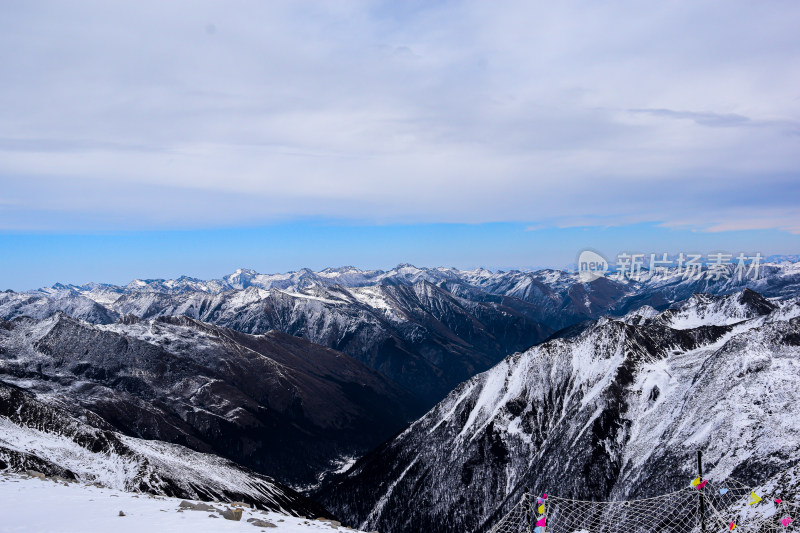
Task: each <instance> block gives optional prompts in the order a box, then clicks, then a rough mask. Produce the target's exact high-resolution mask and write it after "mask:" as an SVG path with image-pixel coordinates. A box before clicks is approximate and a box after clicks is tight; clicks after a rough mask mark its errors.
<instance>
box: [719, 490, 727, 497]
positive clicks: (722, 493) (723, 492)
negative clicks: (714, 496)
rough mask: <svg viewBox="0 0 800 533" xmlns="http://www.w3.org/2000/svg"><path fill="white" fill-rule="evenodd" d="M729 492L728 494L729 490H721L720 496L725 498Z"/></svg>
mask: <svg viewBox="0 0 800 533" xmlns="http://www.w3.org/2000/svg"><path fill="white" fill-rule="evenodd" d="M727 492H728V489H719V494H720V496H724V495H725V494H727Z"/></svg>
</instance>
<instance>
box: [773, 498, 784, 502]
mask: <svg viewBox="0 0 800 533" xmlns="http://www.w3.org/2000/svg"><path fill="white" fill-rule="evenodd" d="M782 501H783V500H781V499H780V498H775V503H781V502H782Z"/></svg>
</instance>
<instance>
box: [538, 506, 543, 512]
mask: <svg viewBox="0 0 800 533" xmlns="http://www.w3.org/2000/svg"><path fill="white" fill-rule="evenodd" d="M538 511H539V514H544V504H542V505H540V506H539V509H538Z"/></svg>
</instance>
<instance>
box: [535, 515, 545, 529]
mask: <svg viewBox="0 0 800 533" xmlns="http://www.w3.org/2000/svg"><path fill="white" fill-rule="evenodd" d="M536 525H537V526H542V527H544V526H546V525H547V517H546V516H543V517H541V518H540V519H539V520H537V521H536Z"/></svg>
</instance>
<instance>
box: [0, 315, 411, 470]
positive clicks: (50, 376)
mask: <svg viewBox="0 0 800 533" xmlns="http://www.w3.org/2000/svg"><path fill="white" fill-rule="evenodd" d="M1 326H2V327H0V379H5V380H6V381H11V382H14V383H17V384H18V385H20V386H25V387H26V388H29V389H30V390H33V391H36V392H38V393H40V394H43V395H45V397H48V398H56V399H58V400H59V401H60V402H61V403H62V404H64V405H66V406H68V408H69V409H71V410H73V412H74V414H75V415H83V414H84V413H86V412H88V413H89V414H88V415H87V416H88V417H89V418H88V421H89V422H90V423H92V424H94V425H96V426H98V427H101V428H105V429H115V430H117V431H121V432H123V433H125V434H127V435H131V436H135V437H139V438H145V439H157V440H162V441H167V442H172V443H175V444H180V445H184V446H189V447H190V448H193V449H195V450H198V451H202V452H208V453H215V454H218V455H221V456H223V457H227V458H230V459H233V460H235V461H236V462H238V463H240V464H243V465H245V466H248V467H250V468H252V469H254V470H256V471H259V472H263V473H270V475H273V476H276V477H277V478H278V479H281V480H283V481H286V482H291V483H295V484H309V483H314V482H316V480H317V475H318V473H319V472H322V471H325V470H328V469H331V468H332V467H333V466H334V465H333V462H334V461H335V460H337V459H339V458H340V457H342V456H354V455H360V454H363V453H364V452H366V451H368V450H369V449H371V448H373V447H374V446H376V445H378V444H379V443H380V442H382V441H383V440H385V439H387V438H388V437H390V436H391V435H393V434H394V433H396V432H397V431H399V430H400V429H402V428H403V427H405V425H406V424H407V423H408V422H410V421H411V420H413V418H414V415H416V414H418V413H420V412H422V407H421V404H420V402H419V401H418V400H416V398H414V397H413V396H412V395H411V394H409V393H408V392H406V391H404V390H403V389H401V388H400V387H398V386H397V385H395V384H393V383H392V382H390V381H389V380H387V379H386V378H384V377H383V376H381V375H380V374H379V373H377V372H375V371H374V370H371V369H370V368H368V367H366V366H365V365H363V364H361V363H359V362H358V361H356V360H355V359H353V358H352V357H349V356H347V355H345V354H343V353H341V352H337V351H334V350H331V349H328V348H325V347H322V346H319V345H315V344H312V343H310V342H308V341H306V340H304V339H301V338H297V337H292V336H290V335H286V334H283V333H279V332H276V331H272V332H270V333H268V334H266V335H258V336H254V335H247V334H243V333H239V332H236V331H232V330H229V329H226V328H221V327H217V326H212V325H209V324H204V323H202V322H198V321H196V320H192V319H189V318H186V317H160V318H157V319H153V320H143V321H135V322H133V323H127V324H125V323H118V324H114V325H109V326H99V327H98V326H92V325H90V324H87V323H85V322H80V321H78V320H75V319H73V318H70V317H68V316H66V315H64V314H57V315H53V316H51V317H50V318H48V319H44V320H41V321H35V320H31V319H27V318H19V319H15V320H14V321H12V322H5V323H2V324H1Z"/></svg>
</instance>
